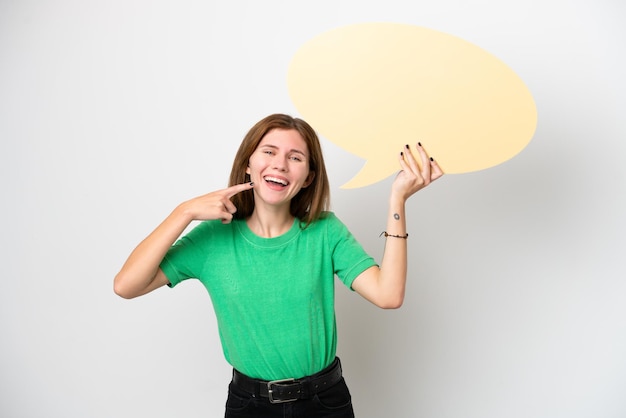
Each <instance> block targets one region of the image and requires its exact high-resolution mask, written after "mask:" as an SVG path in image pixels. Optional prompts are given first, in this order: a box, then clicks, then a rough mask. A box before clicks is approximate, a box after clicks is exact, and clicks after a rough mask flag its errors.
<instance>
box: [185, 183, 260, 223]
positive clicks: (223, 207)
mask: <svg viewBox="0 0 626 418" xmlns="http://www.w3.org/2000/svg"><path fill="white" fill-rule="evenodd" d="M253 187H254V185H253V183H242V184H236V185H234V186H231V187H228V188H226V189H222V190H217V191H215V192H211V193H208V194H205V195H202V196H198V197H196V198H193V199H191V200H188V201H186V202H183V203H182V204H181V205H180V209H181V210H182V211H183V213H185V214H186V215H187V216H189V217H190V220H195V221H206V220H211V219H221V220H222V223H225V224H227V223H230V221H232V219H233V215H234V214H235V212H237V208H236V207H235V205H234V204H233V202H231V200H230V198H231V197H233V196H234V195H236V194H237V193H241V192H244V191H246V190H250V189H252V188H253Z"/></svg>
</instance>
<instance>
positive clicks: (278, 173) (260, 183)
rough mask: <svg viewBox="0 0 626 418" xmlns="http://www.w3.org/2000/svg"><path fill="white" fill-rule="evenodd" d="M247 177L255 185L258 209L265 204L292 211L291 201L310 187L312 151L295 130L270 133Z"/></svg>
mask: <svg viewBox="0 0 626 418" xmlns="http://www.w3.org/2000/svg"><path fill="white" fill-rule="evenodd" d="M246 173H248V174H249V175H250V180H251V181H252V182H254V189H253V190H254V197H255V205H258V204H260V203H265V204H268V205H271V206H284V207H286V209H287V210H289V203H290V201H291V199H292V198H293V197H294V196H296V195H297V194H298V192H299V191H300V189H302V188H303V187H307V186H308V185H309V184H311V181H312V180H313V177H314V176H315V173H313V172H312V171H310V169H309V149H308V147H307V145H306V142H305V141H304V139H303V138H302V136H301V135H300V133H299V132H298V131H296V130H294V129H273V130H271V131H269V132H268V133H267V134H265V136H264V137H263V139H262V140H261V142H259V145H258V146H257V148H256V150H254V152H253V153H252V155H251V156H250V160H249V161H248V168H247V169H246Z"/></svg>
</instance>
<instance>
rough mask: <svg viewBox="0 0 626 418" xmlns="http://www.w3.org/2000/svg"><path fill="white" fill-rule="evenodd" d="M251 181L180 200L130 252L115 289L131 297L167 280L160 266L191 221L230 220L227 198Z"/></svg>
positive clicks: (230, 204)
mask: <svg viewBox="0 0 626 418" xmlns="http://www.w3.org/2000/svg"><path fill="white" fill-rule="evenodd" d="M252 186H253V185H252V183H244V184H237V185H235V186H232V187H228V188H226V189H223V190H218V191H216V192H212V193H208V194H205V195H203V196H199V197H196V198H194V199H191V200H188V201H186V202H183V203H181V204H180V205H178V206H177V207H176V209H174V211H173V212H172V213H171V214H170V215H169V216H168V217H167V218H165V220H164V221H163V222H162V223H161V224H160V225H159V226H158V227H157V228H156V229H155V230H154V231H152V233H151V234H150V235H148V236H147V237H146V238H145V239H144V240H143V241H142V242H141V243H139V245H138V246H137V247H136V248H135V249H134V250H133V252H131V254H130V256H129V257H128V259H127V260H126V262H125V263H124V265H123V266H122V269H121V270H120V272H119V273H117V275H116V276H115V279H114V281H113V283H114V289H115V293H117V294H118V295H120V296H122V297H124V298H134V297H137V296H141V295H143V294H145V293H148V292H151V291H153V290H154V289H157V288H159V287H161V286H164V285H166V284H167V283H169V282H168V280H167V277H165V275H164V274H163V271H161V269H160V268H159V265H160V264H161V261H162V260H163V257H165V254H166V253H167V251H168V250H169V248H170V247H171V246H172V244H174V242H175V241H176V240H177V239H178V237H179V236H180V234H182V233H183V231H184V230H185V228H187V226H189V224H190V223H191V222H192V221H194V220H198V221H202V220H210V219H221V220H222V222H224V223H229V222H230V221H232V219H233V214H234V213H235V212H237V208H236V207H235V205H234V204H233V202H231V201H230V198H231V197H233V196H234V195H236V194H237V193H241V192H243V191H246V190H250V189H251V188H252Z"/></svg>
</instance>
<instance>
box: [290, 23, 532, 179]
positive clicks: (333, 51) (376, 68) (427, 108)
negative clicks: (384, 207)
mask: <svg viewBox="0 0 626 418" xmlns="http://www.w3.org/2000/svg"><path fill="white" fill-rule="evenodd" d="M287 86H288V89H289V94H290V96H291V99H292V100H293V103H294V105H295V106H296V108H297V109H298V111H299V112H300V114H301V115H302V116H303V117H304V118H305V119H306V120H307V121H308V122H309V123H310V124H311V125H312V126H313V127H314V128H315V129H316V130H317V131H318V132H319V133H320V134H321V135H323V136H324V137H326V138H327V139H328V140H330V141H332V142H333V143H335V144H337V145H338V146H340V147H341V148H343V149H345V150H346V151H348V152H350V153H352V154H355V155H357V156H359V157H361V158H363V159H364V160H366V162H365V165H364V166H363V168H362V169H361V171H359V173H357V175H356V176H355V177H353V178H352V179H351V180H350V181H349V182H348V183H346V184H344V185H343V186H342V188H357V187H364V186H367V185H370V184H373V183H375V182H378V181H380V180H383V179H384V178H387V177H389V176H390V175H391V174H393V173H395V172H397V171H398V170H399V169H400V166H399V163H398V154H399V153H400V151H402V150H403V147H404V144H411V145H412V144H415V143H416V142H417V141H420V142H421V143H422V145H423V146H424V148H425V149H426V150H427V151H428V153H429V154H430V155H431V156H433V157H434V158H435V159H436V160H437V162H438V163H439V165H440V166H441V168H442V169H443V170H444V172H445V173H466V172H471V171H477V170H482V169H485V168H489V167H493V166H495V165H497V164H500V163H502V162H504V161H506V160H508V159H510V158H512V157H513V156H515V155H516V154H517V153H519V152H520V151H521V150H522V149H524V147H526V145H528V143H529V142H530V140H531V139H532V136H533V134H534V132H535V128H536V126H537V109H536V106H535V102H534V100H533V98H532V95H531V94H530V92H529V90H528V88H527V87H526V85H525V84H524V82H523V81H522V80H521V79H520V78H519V77H518V76H517V75H516V74H515V73H514V72H513V70H512V69H511V68H509V67H508V66H507V65H506V64H504V63H503V62H502V61H500V60H499V59H498V58H496V57H495V56H493V55H492V54H490V53H488V52H486V51H485V50H483V49H482V48H480V47H478V46H476V45H473V44H471V43H469V42H467V41H465V40H463V39H460V38H458V37H455V36H452V35H449V34H446V33H442V32H438V31H435V30H432V29H427V28H423V27H419V26H413V25H405V24H397V23H362V24H356V25H350V26H344V27H341V28H338V29H334V30H331V31H328V32H325V33H322V34H321V35H318V36H316V37H315V38H313V39H311V40H310V41H308V42H306V43H305V44H304V45H302V46H301V47H300V48H299V49H298V51H297V52H296V53H295V55H294V56H293V58H292V61H291V63H290V65H289V69H288V74H287Z"/></svg>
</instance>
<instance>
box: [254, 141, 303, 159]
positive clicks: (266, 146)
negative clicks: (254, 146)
mask: <svg viewBox="0 0 626 418" xmlns="http://www.w3.org/2000/svg"><path fill="white" fill-rule="evenodd" d="M260 148H271V149H275V150H277V149H279V148H278V146H276V145H272V144H263V145H261V146H260ZM289 152H295V153H298V154H301V155H303V156H305V157H306V153H305V152H304V151H301V150H299V149H297V148H292V149H290V150H289Z"/></svg>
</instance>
